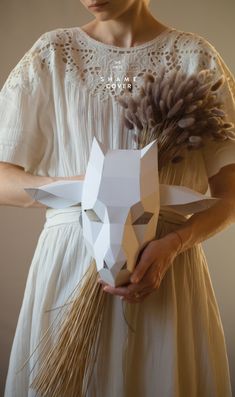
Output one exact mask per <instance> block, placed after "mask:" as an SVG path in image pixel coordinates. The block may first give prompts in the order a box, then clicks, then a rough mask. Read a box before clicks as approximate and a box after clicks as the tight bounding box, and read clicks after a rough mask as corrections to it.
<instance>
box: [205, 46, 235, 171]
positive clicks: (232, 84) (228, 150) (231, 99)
mask: <svg viewBox="0 0 235 397" xmlns="http://www.w3.org/2000/svg"><path fill="white" fill-rule="evenodd" d="M206 43H207V55H209V56H210V59H211V60H210V64H209V68H210V69H212V70H214V73H215V80H217V78H219V77H220V76H221V75H224V77H225V82H224V84H223V86H222V87H221V88H220V90H219V92H218V99H219V100H220V101H221V102H222V103H223V105H224V111H225V113H226V119H227V121H229V122H232V123H233V124H234V125H235V78H234V75H233V73H232V72H231V70H230V69H229V68H228V66H227V65H226V63H225V61H224V60H223V58H222V57H221V55H220V54H219V53H218V51H217V50H216V49H215V47H214V46H213V45H212V44H210V43H209V42H208V41H206ZM233 130H234V128H233ZM202 154H203V158H204V162H205V167H206V172H207V176H208V178H209V177H211V176H212V175H215V174H217V173H218V172H219V170H220V169H221V168H222V167H224V166H225V165H228V164H234V163H235V140H234V139H230V138H229V139H226V140H224V141H216V140H211V141H209V142H207V143H206V144H205V145H204V147H203V148H202Z"/></svg>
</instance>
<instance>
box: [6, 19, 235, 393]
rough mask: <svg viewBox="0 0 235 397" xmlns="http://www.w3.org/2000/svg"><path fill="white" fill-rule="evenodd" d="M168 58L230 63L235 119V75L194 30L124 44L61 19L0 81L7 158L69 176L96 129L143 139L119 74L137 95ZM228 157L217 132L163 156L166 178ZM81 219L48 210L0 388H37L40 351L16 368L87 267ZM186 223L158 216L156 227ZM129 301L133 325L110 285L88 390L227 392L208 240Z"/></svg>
mask: <svg viewBox="0 0 235 397" xmlns="http://www.w3.org/2000/svg"><path fill="white" fill-rule="evenodd" d="M163 65H164V66H166V68H167V73H168V72H170V71H172V70H174V69H175V68H176V69H177V70H182V71H183V72H186V73H188V74H191V73H194V72H197V71H199V70H201V69H204V68H210V69H212V70H214V72H215V77H218V76H219V75H220V74H221V73H224V74H225V77H226V83H225V85H224V87H223V89H222V90H221V96H222V98H223V100H224V101H225V104H226V109H227V112H228V114H229V118H230V120H231V121H235V105H234V104H235V102H234V100H235V98H234V97H235V81H234V77H233V75H232V73H231V72H230V70H229V69H228V67H227V66H226V64H225V62H224V61H223V59H222V58H221V56H220V55H219V53H218V51H217V50H216V49H215V48H214V47H213V46H212V45H211V44H210V43H209V42H208V41H207V40H206V39H205V38H203V37H201V36H199V35H198V34H195V33H192V32H185V31H180V30H178V29H174V28H172V29H170V28H169V29H168V30H166V31H164V32H162V33H161V34H160V35H159V36H157V37H156V38H155V39H153V40H151V41H148V42H146V43H144V44H142V45H138V46H136V47H132V48H129V49H128V48H120V47H117V46H112V45H108V44H104V43H101V42H98V41H97V40H94V39H92V38H91V37H90V36H88V35H87V33H85V32H84V31H83V30H82V29H81V28H79V27H72V28H61V29H56V30H53V31H50V32H46V33H44V34H42V35H41V36H40V37H39V39H38V40H37V41H36V42H35V43H34V44H33V46H32V47H31V48H30V49H29V50H28V51H27V53H26V54H25V55H24V56H23V58H22V59H21V60H20V61H19V63H18V64H17V65H16V67H15V68H14V69H13V70H12V72H11V73H10V75H9V76H8V78H7V80H6V82H5V84H4V86H3V87H2V90H1V93H0V161H6V162H10V163H13V164H18V165H21V166H23V167H24V168H25V170H26V171H28V172H30V173H32V174H34V175H44V176H63V177H64V176H73V175H79V174H85V170H86V165H87V161H88V158H89V152H90V148H91V144H92V139H93V136H96V137H97V138H98V139H99V140H101V141H102V142H103V143H104V144H105V145H106V147H107V148H133V147H134V148H135V147H136V146H135V145H136V144H135V142H134V140H133V131H131V130H128V129H127V128H126V127H125V126H124V124H123V118H122V114H123V108H121V106H120V105H119V104H118V103H117V95H119V94H120V93H121V92H122V90H123V87H122V85H121V86H120V85H118V83H120V81H119V80H118V77H119V78H120V80H121V82H123V76H129V78H130V81H131V82H132V94H133V95H135V94H136V93H137V92H138V90H139V87H140V86H141V84H142V82H143V74H144V73H145V72H147V71H149V72H152V73H153V74H154V75H156V76H157V75H158V74H159V73H160V70H161V68H162V67H163ZM134 77H135V78H134ZM111 78H112V79H111ZM106 84H109V85H106ZM115 84H116V85H115ZM229 163H235V144H234V142H233V141H231V140H230V141H226V142H223V143H221V142H220V143H219V144H217V143H215V142H213V143H211V144H208V145H207V146H206V147H204V148H202V149H200V150H197V151H191V152H190V155H188V156H186V157H185V159H184V160H183V161H182V162H181V163H177V164H174V165H173V164H171V165H169V166H165V167H164V168H163V169H162V170H161V172H160V181H161V182H162V183H163V182H164V183H169V184H181V185H184V186H188V187H190V188H192V189H194V190H197V191H199V192H201V193H205V192H206V191H207V188H208V177H210V176H212V175H214V174H216V173H217V172H218V171H219V169H220V168H221V167H222V166H224V165H226V164H229ZM78 218H79V210H78V207H71V208H68V209H66V210H63V211H61V210H54V209H47V210H46V222H45V225H44V228H43V230H42V232H41V234H40V237H39V240H38V244H37V247H36V250H35V253H34V256H33V258H32V263H31V266H30V269H29V274H28V278H27V283H26V288H25V293H24V298H23V303H22V307H21V311H20V314H19V318H18V323H17V328H16V333H15V338H14V342H13V346H12V350H11V356H10V363H9V369H8V376H7V380H6V386H5V394H4V397H35V396H36V393H35V391H34V390H32V389H31V388H30V387H29V385H30V383H31V382H32V379H33V377H34V375H35V371H36V370H37V362H36V361H37V351H36V352H35V354H34V355H33V356H32V359H31V360H30V362H29V363H28V364H27V365H26V367H25V368H24V369H23V370H22V371H21V372H19V373H18V374H16V371H17V370H18V369H19V368H20V367H21V366H22V364H23V362H24V360H25V359H27V358H28V357H29V355H30V354H31V353H32V352H33V350H34V349H35V347H36V345H37V344H38V342H39V340H40V338H41V336H42V334H43V333H44V332H45V330H46V329H47V328H48V326H49V325H50V324H51V321H52V320H53V319H54V316H55V314H56V313H55V312H56V310H55V311H47V310H50V309H51V308H53V307H57V306H60V305H62V304H63V303H64V302H65V301H66V299H67V298H68V296H69V295H70V293H71V292H72V290H73V289H74V287H75V286H76V284H77V283H78V281H79V280H80V278H81V277H82V275H83V274H84V272H85V270H86V269H87V266H88V264H89V260H90V257H89V255H88V253H87V251H86V248H85V246H84V242H83V238H82V230H81V227H80V224H79V220H78ZM183 221H184V220H183V219H181V217H176V216H175V217H174V219H173V218H172V217H171V216H170V217H169V214H168V215H167V214H165V217H164V216H163V217H162V216H161V217H160V219H159V223H158V227H157V231H156V236H157V237H160V236H163V235H164V234H166V233H167V232H168V231H169V230H173V229H174V228H177V227H179V224H180V223H181V222H183ZM130 306H131V308H130V311H129V317H128V320H129V322H130V323H131V324H132V325H134V328H135V330H136V332H135V334H133V333H131V331H129V329H128V326H127V324H126V322H125V320H124V318H123V313H122V304H121V301H120V299H119V298H118V297H115V296H112V295H109V301H108V305H107V310H106V312H105V318H104V322H103V325H102V339H101V342H100V350H99V355H98V358H97V362H96V365H95V368H94V373H93V376H92V379H91V383H90V386H89V390H88V392H87V397H132V396H135V397H143V396H145V397H189V396H190V397H198V396H200V397H231V395H232V393H231V384H230V376H229V367H228V359H227V352H226V345H225V338H224V332H223V327H222V323H221V318H220V313H219V309H218V305H217V302H216V297H215V295H214V290H213V286H212V284H211V279H210V275H209V272H208V266H207V262H206V258H205V255H204V252H203V249H202V246H201V244H197V245H195V246H194V247H193V248H191V249H188V250H187V251H185V252H183V253H181V254H180V255H178V257H177V258H176V259H175V261H174V263H173V265H172V266H171V267H170V269H169V270H168V271H167V273H166V275H165V277H164V279H163V281H162V284H161V287H160V288H159V290H156V291H154V292H153V293H152V294H150V295H149V296H148V297H147V298H146V299H145V300H144V301H142V302H140V303H138V304H132V305H130ZM127 341H128V343H126V342H127ZM124 353H125V354H124ZM35 364H36V365H35ZM58 397H59V396H58Z"/></svg>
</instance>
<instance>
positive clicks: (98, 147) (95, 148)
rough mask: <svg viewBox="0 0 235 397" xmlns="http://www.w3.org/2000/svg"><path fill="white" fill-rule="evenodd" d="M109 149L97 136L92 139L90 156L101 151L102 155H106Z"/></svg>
mask: <svg viewBox="0 0 235 397" xmlns="http://www.w3.org/2000/svg"><path fill="white" fill-rule="evenodd" d="M106 152H107V150H106V149H105V146H104V145H103V143H102V142H100V141H99V140H98V139H97V138H96V137H95V136H94V138H93V141H92V146H91V154H90V158H91V157H92V156H93V155H94V154H97V153H99V154H100V155H102V156H105V154H106Z"/></svg>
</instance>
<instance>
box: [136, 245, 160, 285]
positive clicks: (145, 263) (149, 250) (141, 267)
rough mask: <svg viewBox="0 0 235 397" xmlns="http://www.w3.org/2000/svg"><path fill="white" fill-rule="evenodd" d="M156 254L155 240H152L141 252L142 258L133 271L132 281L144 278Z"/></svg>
mask: <svg viewBox="0 0 235 397" xmlns="http://www.w3.org/2000/svg"><path fill="white" fill-rule="evenodd" d="M155 254H156V253H155V250H154V241H150V242H149V243H148V245H147V246H146V247H145V248H144V250H143V251H142V253H141V257H140V260H139V261H138V263H137V264H136V266H135V270H134V272H133V273H132V276H131V282H133V283H138V282H139V281H141V280H142V278H143V277H144V275H145V273H146V271H147V270H148V269H149V267H150V266H151V264H152V262H153V260H154V255H155Z"/></svg>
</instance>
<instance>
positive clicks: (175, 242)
mask: <svg viewBox="0 0 235 397" xmlns="http://www.w3.org/2000/svg"><path fill="white" fill-rule="evenodd" d="M164 238H165V239H166V240H167V241H168V242H169V244H170V246H171V247H173V248H174V250H175V252H176V253H177V255H178V254H179V253H180V252H182V249H183V239H182V237H181V235H180V233H179V231H176V230H172V231H171V232H169V233H168V234H167V235H166V236H164Z"/></svg>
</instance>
